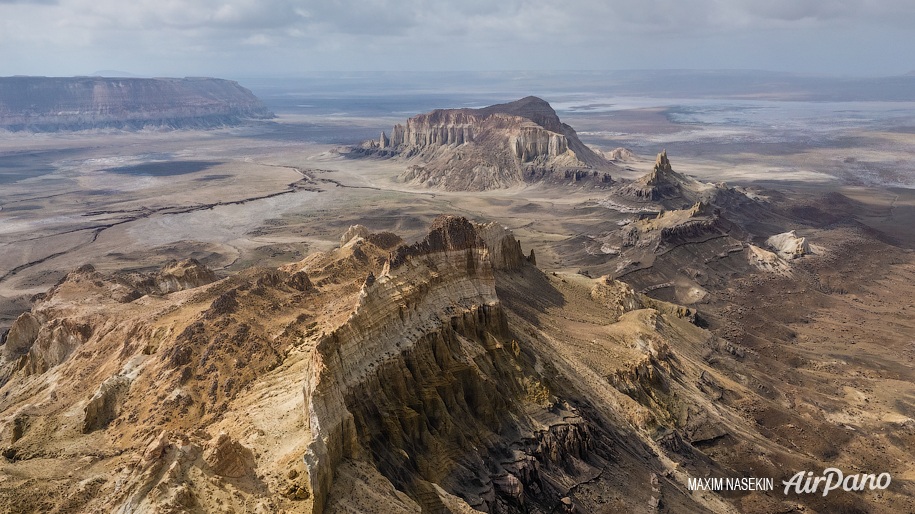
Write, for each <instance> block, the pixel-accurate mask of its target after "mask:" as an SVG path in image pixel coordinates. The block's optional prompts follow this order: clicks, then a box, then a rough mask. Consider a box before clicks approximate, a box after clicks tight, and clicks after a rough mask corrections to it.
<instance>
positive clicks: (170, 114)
mask: <svg viewBox="0 0 915 514" xmlns="http://www.w3.org/2000/svg"><path fill="white" fill-rule="evenodd" d="M272 117H273V114H272V113H271V112H270V111H268V110H267V107H266V106H264V104H263V103H261V101H260V100H259V99H258V98H257V97H256V96H254V94H252V93H251V91H249V90H247V89H245V88H244V87H242V86H240V85H239V84H238V83H237V82H234V81H230V80H222V79H215V78H183V79H177V78H157V79H145V78H105V77H0V128H2V129H6V130H12V131H20V130H26V131H33V132H56V131H60V130H85V129H95V128H117V129H142V128H144V127H170V128H209V127H220V126H227V125H237V124H239V123H242V122H244V121H245V120H249V119H266V118H272Z"/></svg>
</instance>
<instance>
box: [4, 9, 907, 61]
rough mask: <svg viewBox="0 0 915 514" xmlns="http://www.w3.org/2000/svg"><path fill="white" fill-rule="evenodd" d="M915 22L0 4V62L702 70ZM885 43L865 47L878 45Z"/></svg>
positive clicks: (765, 13)
mask: <svg viewBox="0 0 915 514" xmlns="http://www.w3.org/2000/svg"><path fill="white" fill-rule="evenodd" d="M913 25H915V3H912V2H910V1H908V0H905V1H904V0H765V1H759V0H610V1H607V0H578V1H576V2H568V3H561V2H556V1H555V0H502V1H499V2H493V1H491V0H463V1H460V2H454V1H446V0H396V1H395V0H320V1H318V0H134V1H131V2H125V1H123V0H0V51H3V52H4V55H5V57H6V56H7V55H9V54H10V53H21V52H28V53H29V54H30V55H29V56H27V57H28V58H26V57H22V56H19V57H20V58H17V59H6V58H5V59H4V61H6V62H0V73H19V72H25V71H26V70H21V69H19V68H21V64H22V63H23V62H25V63H31V64H30V67H31V68H34V69H38V68H41V67H42V66H43V65H45V66H46V68H50V67H52V65H59V63H60V62H64V63H67V62H69V63H71V64H70V66H73V67H75V66H77V65H80V64H81V63H83V65H84V66H85V67H86V68H87V69H89V70H93V69H108V68H112V67H118V68H127V67H129V66H130V63H131V62H134V63H140V64H141V65H142V66H146V67H153V66H157V67H158V69H160V70H161V71H168V69H169V68H172V69H178V68H182V69H183V67H192V66H197V65H199V64H200V63H203V64H204V65H206V64H207V63H208V62H209V66H211V67H215V66H217V65H218V66H221V67H222V68H223V69H236V68H237V67H233V64H234V63H231V62H227V61H226V60H230V59H232V56H233V55H235V54H238V55H243V56H247V57H250V59H249V60H248V61H245V62H244V63H242V64H244V65H245V66H254V64H253V63H257V66H259V67H261V68H262V67H265V66H268V65H277V66H281V63H282V62H284V61H283V59H285V60H286V61H287V62H288V61H290V60H294V61H295V62H297V64H298V65H301V66H303V67H310V68H321V67H333V66H346V67H349V68H351V69H358V68H360V67H362V68H364V69H375V68H377V67H382V66H391V67H393V66H399V67H403V68H413V69H424V68H439V69H441V68H446V67H449V66H465V67H478V66H485V67H500V66H501V67H505V68H515V69H518V68H522V67H525V66H531V65H536V66H538V67H540V68H542V67H551V66H552V67H558V68H569V67H582V68H587V67H591V66H613V65H614V63H619V62H621V59H628V61H626V62H638V59H639V58H641V59H643V60H644V61H645V63H646V64H645V66H648V67H650V66H655V65H657V66H661V65H662V64H661V62H662V60H663V59H664V58H666V56H668V55H673V54H677V53H678V52H679V53H682V52H684V51H685V50H684V49H686V48H694V49H695V51H697V52H700V51H703V50H704V49H705V47H702V46H701V45H699V44H698V43H695V41H697V40H703V41H705V40H707V41H708V44H707V47H708V48H712V49H714V48H715V47H716V45H717V47H719V48H721V49H722V50H721V51H720V52H718V53H717V54H716V53H715V52H714V51H712V54H713V55H710V58H709V59H708V62H709V66H713V65H717V64H719V63H720V62H721V61H720V60H718V61H716V60H715V55H719V56H723V55H732V54H733V53H734V52H733V46H734V44H733V42H734V41H737V40H748V38H750V39H752V38H753V37H754V35H756V36H758V37H757V38H756V39H757V40H758V41H761V42H762V44H763V45H764V44H765V41H766V38H765V37H763V35H764V34H768V35H769V37H780V36H778V35H777V34H782V35H787V34H792V35H797V37H796V38H795V39H796V40H798V41H804V40H805V38H806V37H808V36H807V35H810V38H811V39H812V38H813V36H817V37H820V38H824V39H823V40H824V41H827V42H828V41H832V40H835V41H837V42H838V41H841V40H842V35H843V33H844V32H847V31H848V30H850V28H854V29H855V30H858V29H860V28H861V27H864V29H865V30H864V32H862V35H866V33H867V30H870V31H871V32H872V33H873V34H883V33H884V32H885V31H886V29H887V28H890V29H892V30H897V31H902V32H905V31H909V30H911V29H909V27H911V26H913ZM767 31H768V32H767ZM772 31H775V32H772ZM776 32H777V34H776V35H773V34H775V33H776ZM871 40H873V41H871ZM885 40H886V39H885V38H883V39H881V38H869V40H868V41H865V42H863V44H864V46H865V47H868V45H870V46H871V47H873V48H874V52H878V51H879V50H880V49H879V48H878V47H877V46H876V45H878V41H883V42H885ZM880 44H882V43H880ZM826 46H827V47H829V45H828V44H827V45H826ZM900 47H901V45H900ZM894 50H895V49H894V48H888V49H886V50H885V51H887V52H892V51H894ZM773 51H775V50H773ZM255 52H261V53H260V54H259V56H258V55H257V54H255ZM754 52H756V53H765V52H766V49H765V48H759V49H754ZM801 53H803V52H801ZM112 61H116V62H112ZM690 62H701V59H692V58H690ZM45 63H46V64H45ZM14 66H16V68H14ZM745 67H753V65H752V64H747V65H745ZM908 67H909V68H911V67H912V65H911V64H909V65H908ZM259 69H260V68H259ZM137 71H138V72H143V70H137ZM201 72H202V71H201ZM45 73H53V71H51V70H49V71H45ZM198 73H200V72H198Z"/></svg>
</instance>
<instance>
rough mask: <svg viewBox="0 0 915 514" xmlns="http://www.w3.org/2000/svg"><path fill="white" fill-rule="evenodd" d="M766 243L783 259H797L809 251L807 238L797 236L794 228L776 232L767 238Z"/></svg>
mask: <svg viewBox="0 0 915 514" xmlns="http://www.w3.org/2000/svg"><path fill="white" fill-rule="evenodd" d="M766 244H767V245H769V247H770V248H772V249H773V250H775V252H776V253H778V255H779V256H781V257H782V258H784V259H797V258H798V257H803V256H804V255H807V254H809V253H810V243H808V242H807V238H806V237H799V236H798V235H797V232H795V231H794V230H791V231H789V232H784V233H781V234H776V235H774V236H772V237H770V238H769V239H767V240H766Z"/></svg>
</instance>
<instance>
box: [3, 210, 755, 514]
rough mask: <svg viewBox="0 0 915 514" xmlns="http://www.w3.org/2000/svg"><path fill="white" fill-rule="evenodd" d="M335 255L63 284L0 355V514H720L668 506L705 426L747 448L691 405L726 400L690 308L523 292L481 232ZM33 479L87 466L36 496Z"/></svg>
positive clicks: (91, 276)
mask: <svg viewBox="0 0 915 514" xmlns="http://www.w3.org/2000/svg"><path fill="white" fill-rule="evenodd" d="M694 214H696V215H697V216H707V215H708V213H707V212H706V211H704V210H703V208H702V207H701V206H699V207H697V210H696V213H694ZM340 243H341V244H340V246H339V247H337V248H335V249H333V250H330V251H327V252H321V253H315V254H312V255H310V256H308V257H306V258H305V259H303V260H302V261H299V262H295V263H290V264H287V265H284V266H282V267H281V268H279V269H262V268H252V269H248V270H244V271H242V272H239V273H238V274H235V275H233V276H230V277H226V278H222V279H219V278H218V277H214V276H213V275H212V274H211V272H209V271H208V270H206V269H205V268H204V267H202V265H200V264H199V263H195V262H193V261H184V262H179V263H170V264H168V265H166V266H165V267H163V268H162V269H161V270H159V271H157V272H153V273H149V274H146V275H138V274H128V275H125V274H119V273H115V274H104V273H100V272H98V271H96V270H94V269H92V268H91V267H88V266H86V267H83V268H80V269H79V270H77V271H74V272H72V273H70V274H69V275H68V276H67V278H66V279H64V280H63V281H61V283H60V284H59V285H58V286H56V287H55V288H54V289H53V290H51V291H49V292H48V293H47V294H46V295H44V297H43V298H40V299H38V300H37V301H36V304H35V306H34V307H33V309H32V311H31V312H29V313H27V314H23V316H22V317H21V318H20V319H19V320H17V322H16V323H15V324H14V325H13V327H12V329H11V330H10V333H9V334H8V335H7V338H6V343H5V344H4V347H3V359H4V361H3V365H4V370H5V373H6V374H5V375H4V376H5V379H4V380H5V381H4V383H3V384H2V385H0V441H2V443H0V446H2V448H0V450H2V455H4V456H5V458H4V459H3V460H0V471H2V472H4V473H6V474H8V476H11V477H15V478H12V479H10V481H9V482H3V483H0V508H7V507H10V506H11V505H13V504H14V503H13V502H15V505H16V506H17V508H19V509H20V510H25V511H40V510H42V508H41V505H46V504H48V503H49V502H50V503H52V504H61V505H69V506H71V507H72V510H73V511H77V512H83V511H86V512H91V511H97V510H105V511H110V510H123V511H146V510H149V511H155V510H157V509H158V510H161V511H191V512H196V511H203V510H206V509H209V508H211V507H212V506H213V505H221V506H224V507H226V508H230V509H233V510H235V511H236V512H241V511H244V510H245V509H249V510H255V511H256V510H260V511H286V512H307V513H320V512H328V513H331V512H370V511H372V509H374V510H377V511H383V512H417V511H423V512H473V511H479V512H490V513H499V514H501V513H515V512H542V513H545V512H562V511H566V512H568V511H572V512H576V511H577V512H600V509H603V508H605V507H606V505H607V502H608V501H609V500H608V498H614V500H613V502H615V503H614V504H612V505H613V506H614V508H618V509H622V510H631V509H633V508H641V507H642V506H645V505H651V504H654V505H657V504H658V503H659V502H663V503H664V504H665V505H668V506H670V508H671V509H674V510H678V511H695V510H703V509H704V510H711V511H713V512H727V511H728V509H727V508H726V506H723V504H721V503H720V500H718V499H716V498H714V497H693V496H690V495H689V494H688V493H687V492H686V489H685V485H684V484H685V477H686V471H683V469H686V470H688V472H689V473H690V474H691V475H693V476H705V475H707V474H708V473H710V472H712V471H713V470H718V469H719V468H718V467H716V466H717V465H716V464H710V463H709V462H708V461H707V460H701V459H697V460H694V461H692V460H689V459H687V458H686V457H684V456H685V455H688V454H689V452H695V451H697V450H695V448H694V447H693V446H692V445H693V442H696V444H699V442H703V441H712V442H714V441H721V440H723V438H727V437H732V436H731V435H728V434H731V432H728V433H727V434H722V433H720V432H715V430H714V427H715V426H716V423H720V422H721V420H722V419H727V420H728V423H737V425H735V426H739V427H741V428H740V430H735V433H744V432H746V433H752V428H751V427H748V426H746V424H745V422H744V421H742V420H741V419H731V418H730V417H729V416H730V415H729V414H728V413H727V412H723V411H722V412H723V413H722V412H719V410H717V407H712V406H711V404H710V403H709V402H711V401H713V400H708V399H705V398H706V397H705V396H704V394H705V393H702V392H701V390H702V389H701V388H702V387H704V388H705V389H707V390H709V391H712V392H714V393H715V394H716V395H718V396H717V397H720V398H732V397H734V396H735V395H737V394H738V393H735V392H734V390H735V387H736V386H734V385H733V384H731V383H729V382H728V381H726V380H724V379H722V378H721V377H719V376H717V375H716V374H715V370H714V369H713V368H711V367H710V366H709V365H707V364H705V361H704V360H703V359H702V357H701V356H702V355H703V354H705V353H707V352H708V351H711V350H710V348H712V347H714V348H722V347H726V346H727V345H726V344H725V343H724V342H721V341H718V340H717V339H715V338H714V337H712V336H711V335H710V334H709V333H708V332H707V331H705V330H704V329H701V328H699V327H697V326H696V325H695V322H696V319H697V316H696V313H695V310H694V309H689V308H686V307H681V306H678V305H673V304H668V303H665V302H661V301H659V300H655V299H651V298H648V297H647V296H645V295H644V294H641V293H638V292H637V291H636V290H635V289H633V288H631V287H629V286H627V285H625V284H622V283H620V282H618V281H615V280H613V279H612V278H610V277H602V278H601V279H597V280H592V279H584V278H581V277H578V278H574V279H573V278H570V277H567V276H565V275H554V274H547V273H543V272H542V271H540V270H539V269H537V268H536V266H535V265H534V263H533V261H534V258H533V252H531V253H530V255H529V256H527V255H525V253H524V252H523V250H522V244H521V243H520V242H519V241H518V240H517V239H516V238H515V236H514V235H513V234H512V232H511V231H510V230H508V229H507V228H505V227H504V226H502V225H500V224H498V223H474V222H471V221H470V220H467V219H466V218H462V217H458V216H441V217H439V218H437V219H436V220H434V221H433V223H432V224H431V226H430V228H429V231H428V233H427V234H426V236H425V237H424V238H422V239H421V240H419V241H415V242H409V243H407V242H404V241H402V240H401V239H400V238H399V237H398V236H396V235H395V234H392V233H389V232H372V231H371V230H370V229H369V228H366V227H361V226H354V227H352V228H351V229H349V230H347V231H346V234H345V235H344V237H343V238H342V239H341V240H340ZM214 278H216V280H215V281H214V280H212V279H214ZM141 285H143V286H144V287H143V288H140V286H141ZM54 334H58V335H56V336H55V335H54ZM65 336H66V337H65ZM52 340H53V341H58V342H57V343H54V344H50V343H48V344H46V343H44V342H43V341H52ZM64 343H66V344H64ZM55 344H56V345H57V346H54V345H55ZM52 348H65V349H66V351H63V352H55V351H51V350H50V349H52ZM723 355H725V356H723V357H721V358H729V357H727V355H730V354H723ZM50 356H53V358H51V357H50ZM703 373H705V375H703ZM702 377H704V378H702ZM697 384H699V385H697ZM737 389H740V388H737ZM739 394H740V395H750V396H749V397H751V398H752V394H753V393H752V392H749V391H747V390H745V389H740V390H739ZM697 395H703V396H701V397H699V399H696V397H697ZM741 423H743V424H741ZM741 431H742V432H741ZM703 444H712V443H703ZM87 448H91V450H87ZM90 453H91V455H90ZM89 457H91V458H89ZM39 458H41V459H46V460H47V462H53V463H59V464H61V465H62V466H63V465H67V466H69V463H72V462H76V461H79V462H84V460H81V459H85V462H87V463H89V464H87V465H85V466H79V467H74V466H69V467H71V468H74V469H73V472H72V474H71V475H70V476H67V477H61V478H60V480H61V481H62V482H61V483H66V484H67V485H68V487H67V488H61V489H60V491H61V492H50V493H49V492H48V490H47V489H46V488H45V487H43V486H42V484H43V482H42V480H45V479H43V478H41V476H40V473H42V472H41V471H40V470H39V471H36V469H37V468H35V467H33V466H31V461H33V460H34V459H39ZM674 461H675V462H677V463H678V465H679V466H683V469H679V468H677V467H675V466H673V465H672V464H671V462H674ZM55 465H56V464H55ZM111 477H115V478H114V479H112V478H111ZM652 477H654V478H652ZM659 477H661V478H659ZM652 480H654V481H656V482H657V485H656V487H654V488H645V487H642V486H643V485H644V484H646V483H651V482H652ZM71 486H72V487H71ZM49 495H52V496H49ZM53 495H56V496H53ZM49 498H50V499H49ZM652 502H654V503H652ZM10 508H11V507H10ZM560 509H563V510H560ZM7 510H9V509H7Z"/></svg>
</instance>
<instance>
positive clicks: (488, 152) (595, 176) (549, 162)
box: [351, 96, 614, 191]
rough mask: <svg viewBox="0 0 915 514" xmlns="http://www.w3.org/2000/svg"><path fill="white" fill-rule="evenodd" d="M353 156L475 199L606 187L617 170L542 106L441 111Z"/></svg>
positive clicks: (526, 103)
mask: <svg viewBox="0 0 915 514" xmlns="http://www.w3.org/2000/svg"><path fill="white" fill-rule="evenodd" d="M351 155H353V156H366V155H371V156H381V157H401V158H404V159H408V160H410V161H411V164H412V165H411V166H410V167H409V168H408V169H407V170H406V171H405V172H404V173H402V174H401V175H400V177H399V178H400V179H401V180H402V181H404V182H411V183H414V184H417V185H425V186H430V187H443V188H445V189H449V190H471V191H480V190H486V189H495V188H503V187H510V186H512V185H517V184H520V183H524V182H528V183H530V182H541V181H548V182H555V183H565V184H576V183H579V184H594V185H601V186H604V185H608V184H610V183H611V182H612V178H611V176H610V172H611V171H613V169H614V165H613V164H612V163H610V162H609V161H607V160H606V159H604V158H603V157H602V156H600V155H598V154H597V153H595V152H594V151H593V150H591V149H590V148H588V147H587V146H585V145H584V143H582V142H581V140H579V139H578V135H577V134H576V133H575V130H574V129H572V127H570V126H568V125H566V124H564V123H562V122H561V121H560V120H559V116H558V115H557V114H556V111H554V110H553V108H552V107H550V104H549V103H547V102H545V101H544V100H542V99H540V98H537V97H533V96H529V97H526V98H522V99H521V100H518V101H515V102H510V103H506V104H497V105H492V106H489V107H485V108H482V109H438V110H435V111H432V112H429V113H425V114H419V115H417V116H414V117H412V118H410V119H409V120H407V122H406V124H405V125H401V124H398V125H395V126H394V129H393V131H392V132H391V134H390V136H388V134H387V133H385V132H382V133H381V137H380V138H379V139H378V140H370V141H366V142H365V143H363V144H362V145H361V146H359V147H357V148H355V149H353V151H352V152H351Z"/></svg>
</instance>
